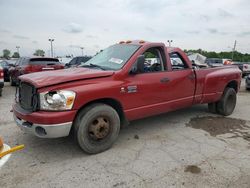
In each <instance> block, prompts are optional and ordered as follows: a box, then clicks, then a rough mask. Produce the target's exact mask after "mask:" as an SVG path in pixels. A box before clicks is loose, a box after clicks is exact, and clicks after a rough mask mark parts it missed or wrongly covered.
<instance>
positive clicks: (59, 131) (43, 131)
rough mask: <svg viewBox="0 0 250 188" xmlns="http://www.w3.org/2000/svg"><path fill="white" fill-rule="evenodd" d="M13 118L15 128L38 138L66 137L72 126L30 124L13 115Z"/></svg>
mask: <svg viewBox="0 0 250 188" xmlns="http://www.w3.org/2000/svg"><path fill="white" fill-rule="evenodd" d="M13 116H14V120H15V122H16V124H17V126H18V127H19V128H20V129H21V130H22V131H24V132H26V133H29V134H33V135H35V136H37V137H40V138H59V137H65V136H68V135H69V133H70V129H71V126H72V122H67V123H61V124H51V125H45V124H37V123H30V122H28V121H25V120H23V119H20V118H18V117H17V116H15V114H14V115H13Z"/></svg>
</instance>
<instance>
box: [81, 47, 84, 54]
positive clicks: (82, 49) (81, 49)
mask: <svg viewBox="0 0 250 188" xmlns="http://www.w3.org/2000/svg"><path fill="white" fill-rule="evenodd" d="M80 49H81V50H82V56H83V49H84V47H80Z"/></svg>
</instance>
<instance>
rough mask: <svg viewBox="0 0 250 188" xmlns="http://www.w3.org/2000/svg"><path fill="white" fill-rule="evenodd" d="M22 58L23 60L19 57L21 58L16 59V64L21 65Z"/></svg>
mask: <svg viewBox="0 0 250 188" xmlns="http://www.w3.org/2000/svg"><path fill="white" fill-rule="evenodd" d="M21 60H22V58H19V59H18V60H17V61H16V66H20V62H21Z"/></svg>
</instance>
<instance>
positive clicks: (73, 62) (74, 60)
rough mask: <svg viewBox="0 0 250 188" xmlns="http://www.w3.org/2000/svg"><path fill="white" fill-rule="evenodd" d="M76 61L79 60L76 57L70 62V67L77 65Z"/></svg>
mask: <svg viewBox="0 0 250 188" xmlns="http://www.w3.org/2000/svg"><path fill="white" fill-rule="evenodd" d="M76 60H77V58H76V57H75V58H73V59H72V60H71V61H70V62H69V64H70V65H75V64H76Z"/></svg>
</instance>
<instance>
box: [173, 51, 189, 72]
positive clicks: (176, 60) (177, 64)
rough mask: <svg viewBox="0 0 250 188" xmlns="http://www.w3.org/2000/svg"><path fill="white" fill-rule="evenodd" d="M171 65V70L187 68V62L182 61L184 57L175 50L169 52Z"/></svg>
mask: <svg viewBox="0 0 250 188" xmlns="http://www.w3.org/2000/svg"><path fill="white" fill-rule="evenodd" d="M169 57H170V60H171V65H172V69H173V70H182V69H187V68H188V66H187V63H186V62H185V61H184V59H183V58H182V57H181V56H180V55H179V54H178V53H176V52H173V53H170V54H169Z"/></svg>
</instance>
